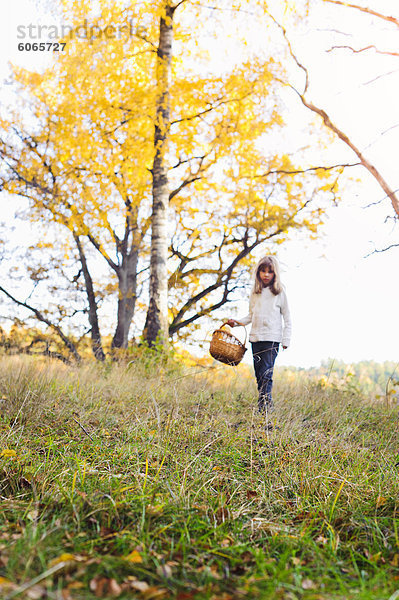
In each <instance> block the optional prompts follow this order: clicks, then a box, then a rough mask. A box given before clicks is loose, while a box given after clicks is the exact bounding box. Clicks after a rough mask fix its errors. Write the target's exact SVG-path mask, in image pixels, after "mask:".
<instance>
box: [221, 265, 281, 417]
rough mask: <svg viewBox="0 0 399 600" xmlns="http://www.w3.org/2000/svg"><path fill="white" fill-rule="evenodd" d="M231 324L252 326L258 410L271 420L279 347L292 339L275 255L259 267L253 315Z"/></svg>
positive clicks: (252, 306)
mask: <svg viewBox="0 0 399 600" xmlns="http://www.w3.org/2000/svg"><path fill="white" fill-rule="evenodd" d="M283 320H284V326H283V323H282V321H283ZM227 323H228V325H230V327H235V326H236V325H238V324H239V323H240V324H242V325H248V324H249V323H252V327H251V333H250V335H249V341H250V342H251V345H252V354H253V359H254V369H255V375H256V381H257V384H258V392H259V399H258V409H259V412H260V413H261V414H265V416H266V417H267V415H268V413H270V412H271V410H273V400H272V385H273V369H274V362H275V360H276V357H277V353H278V350H279V345H280V343H281V344H282V346H283V348H284V350H285V349H286V348H287V347H288V346H289V343H290V338H291V317H290V312H289V308H288V302H287V296H286V293H285V291H284V289H283V286H282V284H281V281H280V268H279V264H278V262H277V259H276V258H275V257H274V256H265V257H264V258H261V259H260V261H259V262H258V264H257V265H256V269H255V276H254V285H253V288H252V291H251V295H250V298H249V314H248V315H247V316H246V317H244V318H243V319H238V320H237V321H236V320H235V319H229V320H228V321H227ZM269 428H271V426H269Z"/></svg>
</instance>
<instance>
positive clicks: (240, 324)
mask: <svg viewBox="0 0 399 600" xmlns="http://www.w3.org/2000/svg"><path fill="white" fill-rule="evenodd" d="M234 320H235V319H234ZM236 323H237V325H239V326H240V327H244V331H245V340H244V346H245V344H246V343H247V330H246V328H245V325H244V323H240V321H236ZM225 325H227V321H226V322H225V323H223V325H221V326H220V329H222V327H224V326H225Z"/></svg>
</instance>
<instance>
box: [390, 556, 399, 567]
mask: <svg viewBox="0 0 399 600" xmlns="http://www.w3.org/2000/svg"><path fill="white" fill-rule="evenodd" d="M389 564H390V565H392V567H399V554H394V557H393V559H392V560H390V561H389Z"/></svg>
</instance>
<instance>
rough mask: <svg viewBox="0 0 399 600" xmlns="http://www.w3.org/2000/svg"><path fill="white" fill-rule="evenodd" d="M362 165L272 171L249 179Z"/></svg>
mask: <svg viewBox="0 0 399 600" xmlns="http://www.w3.org/2000/svg"><path fill="white" fill-rule="evenodd" d="M361 164H362V163H360V162H357V163H344V164H339V165H332V166H331V167H323V166H321V167H309V168H308V169H297V170H295V171H287V170H284V169H272V170H270V171H267V173H263V174H262V175H251V176H250V177H251V178H253V179H255V178H260V177H267V176H268V175H275V174H278V175H279V174H280V173H281V174H283V175H298V174H301V173H309V172H311V171H332V170H333V169H343V168H346V167H358V166H359V165H361Z"/></svg>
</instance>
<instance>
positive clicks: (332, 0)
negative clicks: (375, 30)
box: [324, 0, 399, 27]
mask: <svg viewBox="0 0 399 600" xmlns="http://www.w3.org/2000/svg"><path fill="white" fill-rule="evenodd" d="M324 2H330V4H338V5H339V6H346V7H347V8H354V9H355V10H360V12H364V13H366V14H368V15H372V16H373V17H378V18H379V19H382V20H383V21H388V22H389V23H393V24H394V25H396V26H397V27H399V19H396V18H395V17H388V16H387V15H383V14H382V13H379V12H376V11H375V10H372V9H371V8H367V7H365V6H358V5H357V4H349V2H343V0H324Z"/></svg>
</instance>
